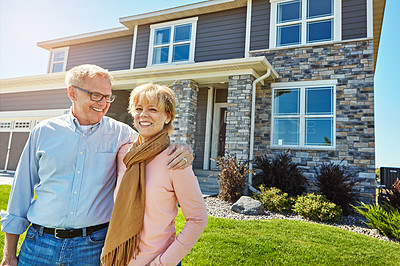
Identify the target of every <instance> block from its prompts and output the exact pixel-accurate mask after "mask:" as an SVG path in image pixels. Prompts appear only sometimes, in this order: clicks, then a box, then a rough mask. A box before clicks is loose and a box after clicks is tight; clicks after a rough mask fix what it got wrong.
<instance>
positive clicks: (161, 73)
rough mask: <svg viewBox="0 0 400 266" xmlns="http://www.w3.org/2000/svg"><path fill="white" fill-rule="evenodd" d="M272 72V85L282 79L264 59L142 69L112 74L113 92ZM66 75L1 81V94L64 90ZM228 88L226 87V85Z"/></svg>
mask: <svg viewBox="0 0 400 266" xmlns="http://www.w3.org/2000/svg"><path fill="white" fill-rule="evenodd" d="M268 69H270V70H271V76H270V77H268V78H267V80H269V81H273V80H275V79H277V78H278V77H279V75H278V73H277V72H276V71H275V70H274V69H273V67H272V66H271V64H270V63H269V62H268V60H267V59H266V58H265V57H263V56H262V57H251V58H239V59H229V60H218V61H211V62H201V63H193V64H182V65H172V66H171V65H166V66H159V67H148V68H139V69H128V70H120V71H112V72H111V74H112V75H113V77H114V80H113V82H112V83H113V89H116V90H127V89H133V88H134V87H136V86H137V85H140V84H143V83H147V82H154V83H160V84H164V85H168V86H169V85H171V84H172V83H173V82H174V81H176V80H185V79H193V80H195V81H196V82H197V83H198V84H199V85H200V86H215V87H218V86H222V85H221V84H226V83H227V82H229V76H234V75H253V76H254V77H256V78H258V77H260V76H262V75H263V74H265V73H266V72H267V71H268ZM64 78H65V73H51V74H46V75H38V76H31V77H22V78H11V79H3V80H0V82H1V87H0V93H15V92H23V91H39V90H51V89H61V88H65V87H66V86H65V83H64ZM225 86H226V85H225Z"/></svg>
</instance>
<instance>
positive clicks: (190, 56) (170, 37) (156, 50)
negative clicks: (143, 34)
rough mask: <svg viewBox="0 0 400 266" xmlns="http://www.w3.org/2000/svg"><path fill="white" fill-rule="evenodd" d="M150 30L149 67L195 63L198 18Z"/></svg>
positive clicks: (160, 25) (169, 23)
mask: <svg viewBox="0 0 400 266" xmlns="http://www.w3.org/2000/svg"><path fill="white" fill-rule="evenodd" d="M150 28H151V31H150V46H149V59H148V62H147V65H148V66H151V65H160V64H177V63H188V62H194V48H195V40H196V28H197V17H196V18H190V19H184V20H179V21H173V22H167V23H161V24H155V25H151V26H150Z"/></svg>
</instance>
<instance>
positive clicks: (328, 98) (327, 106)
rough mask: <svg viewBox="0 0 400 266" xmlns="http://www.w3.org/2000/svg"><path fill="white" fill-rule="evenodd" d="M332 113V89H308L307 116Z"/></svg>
mask: <svg viewBox="0 0 400 266" xmlns="http://www.w3.org/2000/svg"><path fill="white" fill-rule="evenodd" d="M332 113H333V89H332V88H330V87H328V88H306V115H310V114H319V115H331V114H332Z"/></svg>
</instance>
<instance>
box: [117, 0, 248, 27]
mask: <svg viewBox="0 0 400 266" xmlns="http://www.w3.org/2000/svg"><path fill="white" fill-rule="evenodd" d="M246 5H247V0H209V1H204V2H200V3H195V4H189V5H184V6H179V7H174V8H168V9H164V10H160V11H155V12H150V13H145V14H139V15H134V16H129V17H123V18H120V19H119V22H120V23H121V24H123V25H125V26H126V27H128V28H130V29H133V28H134V27H135V26H136V25H143V24H152V23H158V22H162V21H167V20H176V19H180V18H186V17H192V16H198V15H201V14H208V13H213V12H218V11H224V10H228V9H233V8H238V7H244V6H246Z"/></svg>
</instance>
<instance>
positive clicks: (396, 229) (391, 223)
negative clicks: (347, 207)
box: [353, 202, 400, 240]
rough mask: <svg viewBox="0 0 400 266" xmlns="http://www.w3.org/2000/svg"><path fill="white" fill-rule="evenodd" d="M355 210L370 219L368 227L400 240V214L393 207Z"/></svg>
mask: <svg viewBox="0 0 400 266" xmlns="http://www.w3.org/2000/svg"><path fill="white" fill-rule="evenodd" d="M353 208H354V210H355V211H356V212H357V213H359V214H361V215H363V216H364V217H365V218H367V219H368V221H369V222H368V223H366V224H367V225H368V226H370V227H372V228H375V229H377V230H378V231H379V232H380V233H381V234H382V235H385V236H387V237H390V238H395V239H397V240H400V212H399V209H396V208H395V207H393V206H392V205H390V204H388V203H386V204H383V205H372V204H371V205H367V204H365V203H363V202H361V206H357V207H353Z"/></svg>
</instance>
